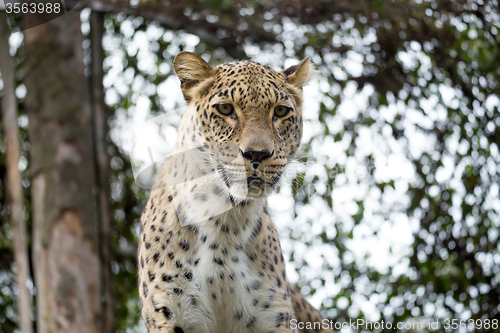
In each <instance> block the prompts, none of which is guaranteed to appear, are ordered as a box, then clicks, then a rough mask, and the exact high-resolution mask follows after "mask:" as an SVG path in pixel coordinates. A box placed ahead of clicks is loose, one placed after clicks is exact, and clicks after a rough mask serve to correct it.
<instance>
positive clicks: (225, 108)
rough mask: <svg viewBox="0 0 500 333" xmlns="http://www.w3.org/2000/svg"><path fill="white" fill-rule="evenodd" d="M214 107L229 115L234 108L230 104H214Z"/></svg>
mask: <svg viewBox="0 0 500 333" xmlns="http://www.w3.org/2000/svg"><path fill="white" fill-rule="evenodd" d="M215 108H216V109H217V111H219V112H220V113H222V114H223V115H225V116H227V115H230V114H231V113H233V111H234V108H233V106H232V105H231V104H217V105H215Z"/></svg>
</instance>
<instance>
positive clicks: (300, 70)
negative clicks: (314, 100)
mask: <svg viewBox="0 0 500 333" xmlns="http://www.w3.org/2000/svg"><path fill="white" fill-rule="evenodd" d="M313 72H314V66H313V65H312V64H311V62H310V61H309V57H305V58H304V59H302V61H301V62H299V63H298V64H297V65H294V66H291V67H288V68H287V69H285V70H284V71H283V74H285V77H286V79H285V80H286V82H288V83H290V84H291V85H294V86H295V87H297V88H302V87H303V86H304V85H305V84H306V83H307V81H309V79H310V76H311V74H312V73H313Z"/></svg>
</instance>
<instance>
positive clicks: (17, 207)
mask: <svg viewBox="0 0 500 333" xmlns="http://www.w3.org/2000/svg"><path fill="white" fill-rule="evenodd" d="M9 36H10V32H9V28H8V26H7V15H6V13H5V11H2V12H0V72H1V73H2V81H3V93H2V101H3V103H2V120H3V126H4V130H5V140H6V165H7V195H8V203H9V207H10V226H11V228H12V233H13V236H14V242H13V243H14V258H15V263H16V282H17V290H18V294H17V311H18V316H19V328H20V329H21V332H23V333H31V332H32V323H31V318H30V316H31V296H30V294H29V292H28V288H27V287H26V281H27V280H28V275H29V265H28V246H27V243H26V223H25V221H24V217H23V211H24V198H23V187H22V184H21V173H20V172H19V167H18V165H19V155H20V153H19V139H18V124H17V99H16V94H15V90H16V82H15V79H14V71H13V67H12V61H11V59H10V54H9V48H10V47H9Z"/></svg>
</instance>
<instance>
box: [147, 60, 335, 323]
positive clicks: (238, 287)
mask: <svg viewBox="0 0 500 333" xmlns="http://www.w3.org/2000/svg"><path fill="white" fill-rule="evenodd" d="M310 67H311V66H310V64H309V61H308V59H307V58H306V59H304V60H303V61H301V62H300V63H299V64H298V65H296V66H294V67H291V68H289V69H287V70H286V71H284V72H277V71H274V70H272V69H271V68H269V67H267V66H263V65H260V64H257V63H255V62H251V61H241V62H235V63H227V64H222V65H219V66H217V67H213V68H212V67H211V66H209V65H208V64H207V63H206V62H205V61H203V60H202V59H201V58H199V57H198V56H196V55H194V54H192V53H188V52H182V53H180V54H179V55H178V56H177V57H176V59H175V61H174V68H175V71H176V73H177V75H178V76H179V78H180V80H181V89H182V92H183V94H184V98H185V100H186V101H187V109H186V113H185V114H184V117H183V120H182V122H181V125H180V128H179V135H178V142H177V148H176V154H174V155H173V156H172V157H171V158H169V159H167V160H166V161H165V163H164V165H163V167H162V169H161V170H160V172H158V176H157V179H156V180H155V185H154V187H153V189H152V191H151V195H150V198H149V201H148V203H147V206H146V209H145V211H144V213H143V215H142V218H141V234H140V244H139V253H138V262H139V290H140V299H141V307H142V315H143V318H144V320H145V322H146V326H147V327H148V329H149V331H150V332H168V333H181V332H185V333H188V332H192V333H198V332H199V333H202V332H203V333H208V332H212V333H225V332H227V333H233V332H292V329H291V322H292V319H294V320H299V321H303V322H306V321H310V322H319V321H321V316H320V314H319V312H318V311H316V310H315V309H313V308H312V307H311V306H310V305H309V303H307V301H306V300H305V299H304V298H303V297H302V295H301V294H300V292H298V291H297V290H296V289H295V287H294V286H292V285H291V284H289V282H288V279H287V276H286V271H285V260H284V257H283V254H282V251H281V246H280V243H279V240H278V234H277V232H276V229H275V227H274V224H273V222H272V221H271V218H270V214H269V210H268V207H267V203H266V196H267V195H268V194H269V193H270V192H271V191H272V190H273V189H274V188H275V187H276V184H277V183H278V181H279V179H280V177H281V175H282V173H283V171H284V169H285V167H286V165H287V163H288V161H289V160H290V158H292V157H293V156H294V155H295V153H296V152H297V149H298V146H299V144H300V140H301V136H302V109H301V108H302V86H303V85H304V83H305V82H306V81H307V78H308V76H309V74H310V72H311V68H310ZM221 105H230V106H232V110H233V111H232V112H231V113H229V114H224V113H223V112H221V111H220V110H221ZM278 106H284V107H286V108H287V109H286V110H287V113H286V114H285V115H284V116H278V113H277V112H276V111H275V108H277V107H278ZM229 109H230V108H229V107H227V106H226V107H224V110H229ZM280 110H284V109H280ZM295 331H296V332H298V331H297V330H295ZM306 331H307V330H306ZM306 331H303V332H306ZM324 332H326V330H325V331H324Z"/></svg>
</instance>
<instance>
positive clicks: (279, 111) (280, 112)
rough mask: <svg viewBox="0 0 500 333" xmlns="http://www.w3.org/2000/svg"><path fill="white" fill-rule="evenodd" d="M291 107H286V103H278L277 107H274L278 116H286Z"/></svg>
mask: <svg viewBox="0 0 500 333" xmlns="http://www.w3.org/2000/svg"><path fill="white" fill-rule="evenodd" d="M290 110H291V109H290V108H289V107H286V106H284V105H278V106H277V107H275V108H274V114H275V115H276V116H277V117H284V116H286V115H287V114H288V112H290Z"/></svg>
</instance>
